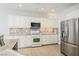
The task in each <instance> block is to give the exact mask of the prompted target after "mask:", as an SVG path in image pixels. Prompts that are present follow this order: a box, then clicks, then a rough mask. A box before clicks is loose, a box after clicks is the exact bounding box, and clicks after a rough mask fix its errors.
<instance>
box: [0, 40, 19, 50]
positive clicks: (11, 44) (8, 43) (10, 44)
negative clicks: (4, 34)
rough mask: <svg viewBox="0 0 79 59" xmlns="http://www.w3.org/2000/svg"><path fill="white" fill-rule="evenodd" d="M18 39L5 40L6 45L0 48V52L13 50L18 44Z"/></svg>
mask: <svg viewBox="0 0 79 59" xmlns="http://www.w3.org/2000/svg"><path fill="white" fill-rule="evenodd" d="M17 41H18V40H17V39H5V40H4V43H5V45H4V46H2V47H0V51H3V50H7V49H12V48H13V47H14V45H15V44H16V43H17Z"/></svg>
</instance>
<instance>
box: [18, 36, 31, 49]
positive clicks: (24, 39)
mask: <svg viewBox="0 0 79 59" xmlns="http://www.w3.org/2000/svg"><path fill="white" fill-rule="evenodd" d="M19 38H20V40H19V48H24V47H29V46H31V36H20V37H19Z"/></svg>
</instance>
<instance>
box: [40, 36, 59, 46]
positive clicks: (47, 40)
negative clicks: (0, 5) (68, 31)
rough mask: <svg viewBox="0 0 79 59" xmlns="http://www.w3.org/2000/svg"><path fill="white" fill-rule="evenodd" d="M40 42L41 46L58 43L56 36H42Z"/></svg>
mask: <svg viewBox="0 0 79 59" xmlns="http://www.w3.org/2000/svg"><path fill="white" fill-rule="evenodd" d="M41 40H42V45H45V44H54V43H58V36H57V35H42V36H41Z"/></svg>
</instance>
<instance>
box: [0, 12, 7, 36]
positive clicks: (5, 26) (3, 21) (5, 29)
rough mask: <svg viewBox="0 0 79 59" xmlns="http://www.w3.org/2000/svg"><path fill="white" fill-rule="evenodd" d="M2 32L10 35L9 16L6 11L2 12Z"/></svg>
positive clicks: (0, 25) (0, 18)
mask: <svg viewBox="0 0 79 59" xmlns="http://www.w3.org/2000/svg"><path fill="white" fill-rule="evenodd" d="M0 34H4V35H8V17H7V14H5V13H0Z"/></svg>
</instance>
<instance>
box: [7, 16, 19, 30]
mask: <svg viewBox="0 0 79 59" xmlns="http://www.w3.org/2000/svg"><path fill="white" fill-rule="evenodd" d="M16 25H17V20H16V16H8V26H9V28H12V27H15V26H16Z"/></svg>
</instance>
